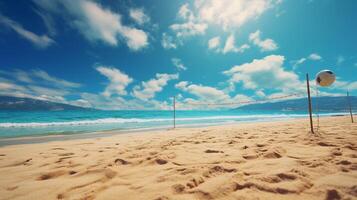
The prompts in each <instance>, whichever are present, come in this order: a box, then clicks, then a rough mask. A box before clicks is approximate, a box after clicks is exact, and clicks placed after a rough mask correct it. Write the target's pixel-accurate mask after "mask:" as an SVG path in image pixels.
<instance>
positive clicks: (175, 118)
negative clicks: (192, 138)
mask: <svg viewBox="0 0 357 200" xmlns="http://www.w3.org/2000/svg"><path fill="white" fill-rule="evenodd" d="M173 105H174V128H176V97H175V96H174V103H173Z"/></svg>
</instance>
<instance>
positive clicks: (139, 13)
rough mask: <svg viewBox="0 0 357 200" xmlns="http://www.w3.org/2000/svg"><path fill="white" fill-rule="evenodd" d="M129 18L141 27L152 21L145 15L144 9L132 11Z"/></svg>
mask: <svg viewBox="0 0 357 200" xmlns="http://www.w3.org/2000/svg"><path fill="white" fill-rule="evenodd" d="M129 16H130V17H131V19H133V20H134V21H135V22H136V23H137V24H139V25H143V24H145V23H148V22H149V21H150V17H149V16H147V15H146V14H145V12H144V9H142V8H141V9H139V8H135V9H130V10H129Z"/></svg>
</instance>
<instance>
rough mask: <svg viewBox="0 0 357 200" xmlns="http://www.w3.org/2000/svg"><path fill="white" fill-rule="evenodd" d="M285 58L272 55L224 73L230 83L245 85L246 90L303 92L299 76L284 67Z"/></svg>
mask: <svg viewBox="0 0 357 200" xmlns="http://www.w3.org/2000/svg"><path fill="white" fill-rule="evenodd" d="M284 60H285V58H284V56H279V55H270V56H266V57H264V58H263V59H254V60H253V61H252V62H251V63H244V64H242V65H238V66H234V67H232V68H231V69H230V70H227V71H224V72H223V73H224V74H226V75H228V76H230V77H231V78H230V81H232V82H234V83H240V82H241V83H243V87H244V88H246V89H253V90H255V89H259V90H262V89H273V90H281V91H303V90H304V88H303V85H302V83H301V82H300V81H299V78H298V75H297V74H295V73H294V72H292V71H286V70H285V69H284V67H283V63H284Z"/></svg>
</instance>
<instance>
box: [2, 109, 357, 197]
mask: <svg viewBox="0 0 357 200" xmlns="http://www.w3.org/2000/svg"><path fill="white" fill-rule="evenodd" d="M320 125H321V128H320V130H319V133H318V134H316V135H313V134H311V133H309V126H308V120H307V119H299V120H291V121H283V122H261V123H247V124H239V125H225V126H214V127H205V128H180V129H176V130H169V131H151V132H145V133H128V134H122V135H114V136H110V137H103V138H91V139H79V140H71V141H57V142H47V143H42V144H27V145H12V146H5V147H1V148H0V177H1V178H0V199H123V200H124V199H125V200H127V199H156V200H159V199H161V200H164V199H175V200H176V199H329V200H332V199H357V123H354V124H352V123H351V122H350V120H349V118H347V117H345V116H344V117H328V118H323V119H321V122H320Z"/></svg>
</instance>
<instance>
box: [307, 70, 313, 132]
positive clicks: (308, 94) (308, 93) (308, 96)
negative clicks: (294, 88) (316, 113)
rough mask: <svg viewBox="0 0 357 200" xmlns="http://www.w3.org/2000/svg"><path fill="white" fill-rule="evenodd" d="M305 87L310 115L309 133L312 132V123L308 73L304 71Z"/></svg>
mask: <svg viewBox="0 0 357 200" xmlns="http://www.w3.org/2000/svg"><path fill="white" fill-rule="evenodd" d="M306 87H307V98H308V101H309V117H310V129H311V133H314V125H313V123H312V105H311V95H310V80H309V74H308V73H306Z"/></svg>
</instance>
